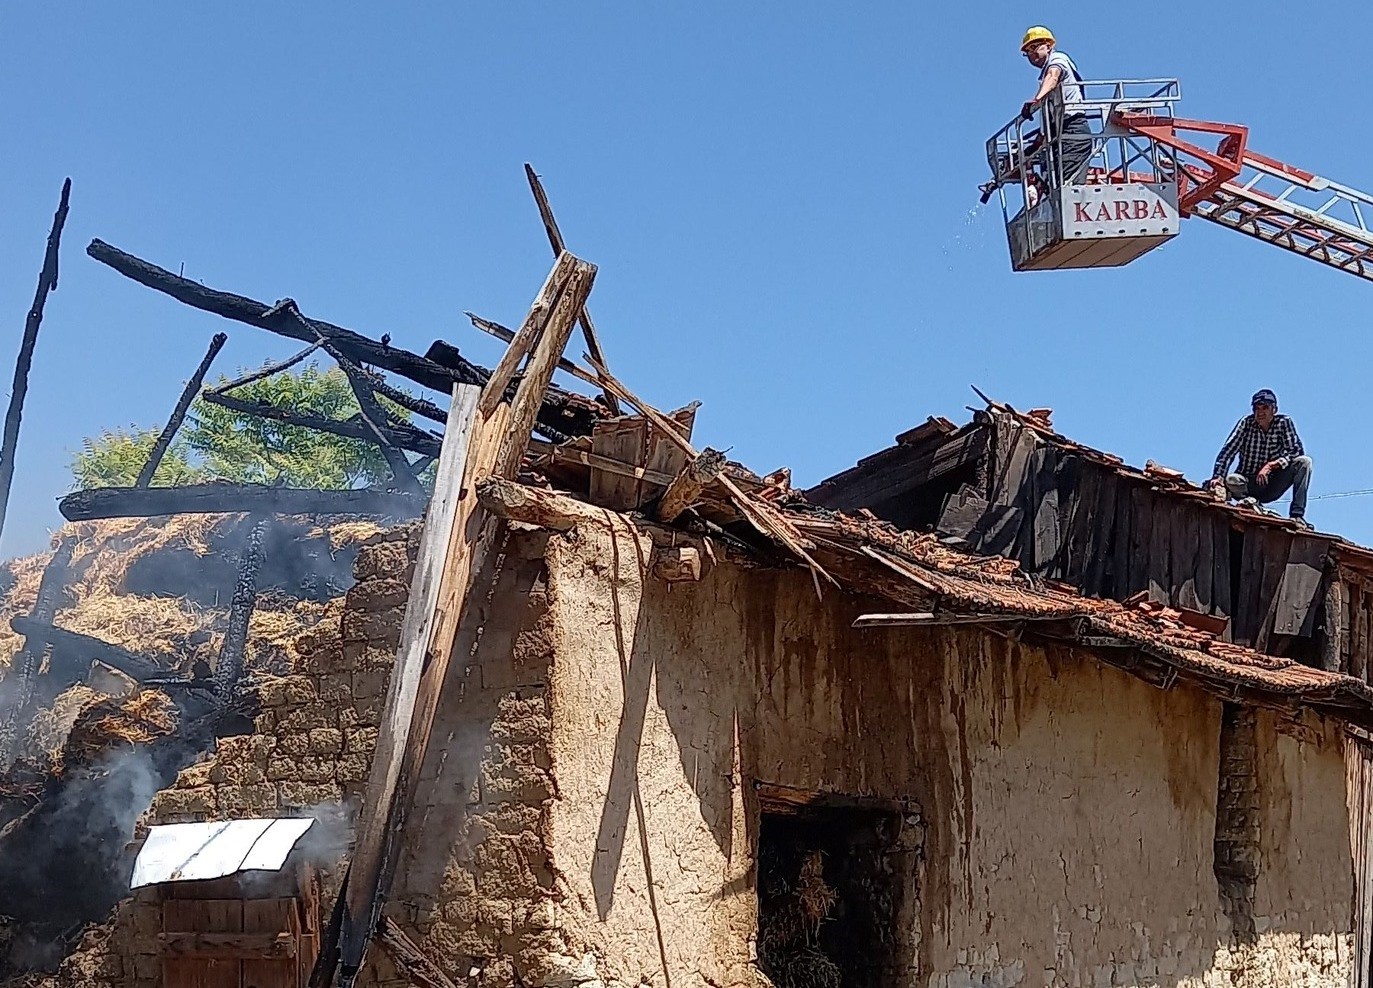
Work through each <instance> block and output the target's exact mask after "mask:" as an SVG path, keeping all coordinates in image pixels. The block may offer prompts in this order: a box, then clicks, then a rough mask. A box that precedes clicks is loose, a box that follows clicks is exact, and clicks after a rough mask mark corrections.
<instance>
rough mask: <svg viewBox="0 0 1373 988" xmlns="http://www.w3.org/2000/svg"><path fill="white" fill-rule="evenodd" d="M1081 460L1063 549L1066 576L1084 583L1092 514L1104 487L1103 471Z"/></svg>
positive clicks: (1068, 579)
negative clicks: (1101, 479)
mask: <svg viewBox="0 0 1373 988" xmlns="http://www.w3.org/2000/svg"><path fill="white" fill-rule="evenodd" d="M1073 459H1074V460H1077V461H1078V463H1077V469H1076V471H1075V473H1076V483H1075V484H1074V488H1075V489H1074V497H1073V505H1072V517H1071V519H1069V522H1068V529H1067V531H1068V549H1067V551H1066V552H1065V553H1063V566H1062V567H1061V569H1062V573H1063V579H1065V580H1067V581H1068V582H1069V583H1073V584H1076V585H1077V586H1081V585H1082V579H1083V574H1084V573H1085V572H1086V570H1087V564H1088V562H1089V560H1088V558H1087V541H1088V534H1089V533H1090V532H1091V525H1092V516H1093V514H1094V513H1095V512H1096V500H1097V494H1098V492H1099V490H1100V487H1101V485H1100V483H1099V481H1100V477H1101V471H1099V470H1097V469H1096V468H1095V467H1093V466H1091V465H1089V464H1085V463H1082V462H1081V460H1080V459H1079V458H1078V457H1073Z"/></svg>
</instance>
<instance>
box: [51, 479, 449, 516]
mask: <svg viewBox="0 0 1373 988" xmlns="http://www.w3.org/2000/svg"><path fill="white" fill-rule="evenodd" d="M57 510H59V511H60V512H62V517H63V518H65V519H67V521H91V520H93V519H96V518H152V517H155V516H157V515H186V514H205V513H209V512H238V511H247V512H251V513H255V514H256V513H263V512H270V513H272V514H279V515H313V514H318V515H365V516H368V517H373V518H397V519H408V518H416V517H418V516H419V515H420V513H421V512H422V511H423V510H424V499H423V498H418V497H414V496H412V495H409V494H400V493H397V492H395V491H377V490H345V491H321V490H315V489H313V488H302V487H268V486H266V485H264V484H226V483H214V484H191V485H187V486H185V487H99V488H95V489H93V490H89V491H77V492H76V493H75V494H68V495H67V496H66V497H64V498H62V500H61V501H59V502H57Z"/></svg>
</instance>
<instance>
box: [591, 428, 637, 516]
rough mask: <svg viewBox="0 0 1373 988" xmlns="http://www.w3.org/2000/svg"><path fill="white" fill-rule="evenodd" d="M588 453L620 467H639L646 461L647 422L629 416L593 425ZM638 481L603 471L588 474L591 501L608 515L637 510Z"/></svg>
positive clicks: (594, 470) (593, 470)
mask: <svg viewBox="0 0 1373 988" xmlns="http://www.w3.org/2000/svg"><path fill="white" fill-rule="evenodd" d="M591 451H592V452H593V453H595V454H597V455H598V456H606V457H609V458H610V459H612V460H619V461H620V462H621V463H630V464H633V465H634V466H643V465H644V464H645V462H646V461H647V459H648V420H647V419H645V418H643V417H642V416H637V415H632V416H625V417H623V418H618V419H607V420H604V421H601V422H597V423H596V424H595V426H594V427H593V428H592V432H591ZM639 495H640V487H639V481H637V480H635V479H634V478H633V477H625V476H623V475H621V474H617V473H611V472H609V471H607V470H597V469H595V468H593V469H592V471H591V501H592V503H594V504H599V505H603V506H604V507H607V508H609V509H611V510H612V511H631V510H633V509H634V508H637V507H638V506H639Z"/></svg>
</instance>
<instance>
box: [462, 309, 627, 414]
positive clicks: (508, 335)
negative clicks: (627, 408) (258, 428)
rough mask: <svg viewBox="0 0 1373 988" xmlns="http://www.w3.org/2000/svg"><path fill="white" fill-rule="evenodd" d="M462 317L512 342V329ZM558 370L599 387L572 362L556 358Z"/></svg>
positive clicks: (586, 372)
mask: <svg viewBox="0 0 1373 988" xmlns="http://www.w3.org/2000/svg"><path fill="white" fill-rule="evenodd" d="M463 315H465V316H467V318H468V319H470V320H471V321H472V325H473V326H475V327H476V328H477V329H480V330H481V331H482V332H483V333H486V334H487V335H489V336H494V337H495V338H496V339H498V340H501V341H503V342H505V343H513V342H514V340H515V331H514V330H513V329H507V328H506V327H505V326H502V325H501V324H500V323H498V322H495V321H493V320H491V319H483V318H482V317H481V316H479V315H476V314H475V313H471V312H465V313H463ZM558 370H560V371H566V372H567V373H569V374H571V375H572V376H573V377H575V378H577V379H578V380H579V381H585V382H586V383H587V384H591V385H595V386H596V387H600V383H599V382H598V381H597V380H596V375H595V374H593V373H591V372H590V371H588V370H583V369H582V368H580V367H578V366H577V365H576V364H574V363H573V362H572V361H570V360H568V359H567V358H566V357H559V358H558ZM618 408H619V405H618V403H617V404H616V409H617V410H616V411H615V412H614V413H613V414H615V415H618V414H620V413H619V411H618Z"/></svg>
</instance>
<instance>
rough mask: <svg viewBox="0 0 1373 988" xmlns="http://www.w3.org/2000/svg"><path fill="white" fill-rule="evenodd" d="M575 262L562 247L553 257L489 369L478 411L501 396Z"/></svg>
mask: <svg viewBox="0 0 1373 988" xmlns="http://www.w3.org/2000/svg"><path fill="white" fill-rule="evenodd" d="M576 262H577V258H575V257H574V256H573V255H571V254H569V253H567V252H566V251H563V252H561V253H560V254H559V255H558V259H557V260H556V261H554V263H553V267H552V268H551V269H550V270H549V272H548V276H547V277H546V278H545V279H544V283H543V286H542V287H541V288H540V289H539V293H538V294H537V295H535V296H534V302H533V304H532V305H530V307H529V312H528V314H526V315H525V317H524V322H522V323H521V324H520V328H519V329H518V330H516V332H515V338H514V339H513V340H511V341H510V345H509V346H508V347H506V350H505V353H503V354H502V355H501V359H500V363H498V364H496V369H495V370H493V371H492V372H491V377H490V378H489V379H488V380H487V382H486V385H485V387H484V388H483V390H482V404H481V413H482V415H490V414H491V412H492V411H493V410H494V409H495V407H496V405H497V404H498V403H499V402H501V401H502V400H503V399H504V398H505V389H506V387H507V386H508V385H509V384H510V382H511V381H513V380H514V379H515V372H516V371H517V370H519V368H520V364H521V363H523V362H524V359H525V357H527V356H529V353H530V351H531V350H533V348H534V344H535V343H536V342H538V339H539V334H540V333H542V332H543V328H544V325H545V324H546V323H547V322H548V320H549V316H550V314H551V313H552V312H553V307H554V306H555V305H556V304H557V303H558V301H559V299H560V297H561V296H562V294H563V292H564V291H565V289H566V287H567V280H568V278H569V277H570V276H571V274H572V269H573V267H574V266H575V265H576Z"/></svg>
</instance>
